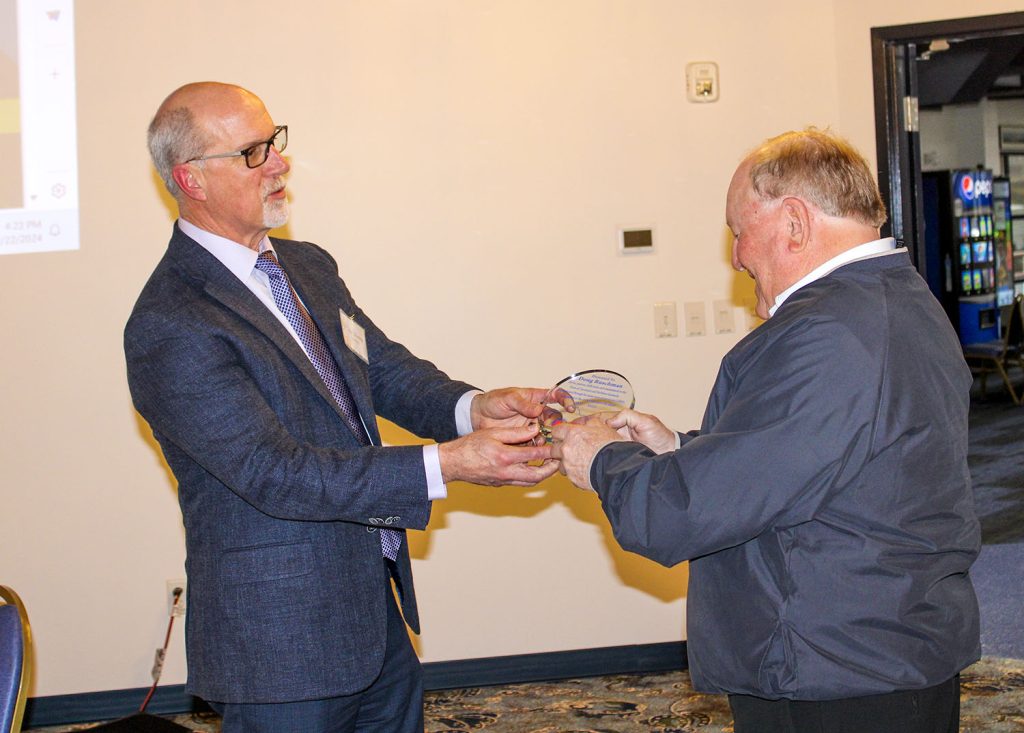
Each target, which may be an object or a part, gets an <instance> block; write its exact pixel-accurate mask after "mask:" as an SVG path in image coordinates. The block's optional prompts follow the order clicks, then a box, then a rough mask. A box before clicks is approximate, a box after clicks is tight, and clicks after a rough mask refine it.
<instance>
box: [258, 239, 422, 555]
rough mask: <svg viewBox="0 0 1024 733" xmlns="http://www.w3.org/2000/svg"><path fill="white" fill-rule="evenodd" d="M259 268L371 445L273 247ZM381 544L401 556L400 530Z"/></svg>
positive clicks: (351, 422)
mask: <svg viewBox="0 0 1024 733" xmlns="http://www.w3.org/2000/svg"><path fill="white" fill-rule="evenodd" d="M256 269H257V270H259V271H261V272H263V273H265V274H266V275H267V277H268V278H269V279H270V292H271V293H273V295H274V302H275V303H277V307H278V308H279V309H280V311H281V312H282V313H284V316H285V318H287V319H288V322H289V323H290V324H292V328H294V329H295V333H296V334H297V335H298V337H299V341H301V342H302V346H303V348H304V349H305V350H306V355H307V356H308V357H309V361H310V362H311V363H312V364H313V368H314V369H316V372H317V374H319V375H320V378H321V379H322V380H324V384H325V385H326V386H327V391H328V392H330V393H331V396H332V397H334V401H335V402H337V403H338V407H339V408H340V409H341V414H342V415H344V417H345V423H346V424H347V425H348V427H349V428H350V429H351V430H352V432H353V433H354V434H355V436H356V439H357V440H359V442H360V443H361V444H362V445H370V439H369V437H367V435H366V428H365V427H363V423H362V421H361V420H360V419H359V411H358V410H357V409H356V403H355V400H353V399H352V393H351V392H350V391H349V388H348V385H347V384H346V383H345V378H344V377H343V376H342V375H341V370H340V369H338V364H337V363H336V362H335V361H334V357H332V356H331V352H330V350H329V349H328V348H327V343H326V342H325V341H324V337H323V334H321V333H320V329H318V328H317V327H316V324H315V323H313V319H312V318H311V317H310V315H309V311H307V310H306V309H305V307H303V305H302V303H301V302H299V299H298V297H297V296H296V295H295V291H294V290H293V289H292V286H291V283H290V282H288V276H287V275H286V274H285V272H284V270H283V269H281V265H279V264H278V263H277V258H276V257H275V256H274V253H273V252H272V251H270V250H267V251H266V252H261V253H260V256H259V257H257V258H256ZM380 546H381V550H382V551H383V552H384V557H386V558H388V559H389V560H395V559H396V558H397V557H398V548H399V547H401V546H402V534H401V532H399V531H396V530H393V529H385V528H381V530H380Z"/></svg>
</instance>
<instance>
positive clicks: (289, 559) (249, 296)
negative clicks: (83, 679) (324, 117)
mask: <svg viewBox="0 0 1024 733" xmlns="http://www.w3.org/2000/svg"><path fill="white" fill-rule="evenodd" d="M287 136H288V130H287V127H285V126H278V125H275V123H274V121H273V120H272V119H271V117H270V115H269V114H268V112H267V110H266V108H265V107H264V105H263V103H262V102H261V101H260V100H259V98H258V97H256V96H255V95H253V94H252V93H250V92H248V91H246V90H244V89H241V88H239V87H235V86H231V85H226V84H219V83H212V82H204V83H197V84H189V85H186V86H184V87H182V88H180V89H178V90H176V91H175V92H173V93H172V94H171V95H170V96H169V97H168V98H167V99H166V100H165V101H164V103H163V104H162V105H161V106H160V108H159V110H158V111H157V113H156V116H155V117H154V119H153V122H152V124H151V125H150V129H149V146H150V152H151V154H152V157H153V161H154V164H155V165H156V168H157V170H158V171H159V173H160V175H161V177H162V178H163V180H164V182H165V184H166V186H167V188H168V190H169V191H170V192H171V194H172V195H173V196H174V198H175V199H176V201H177V203H178V207H179V219H178V221H177V222H176V224H175V227H174V231H173V234H172V236H171V240H170V243H169V245H168V248H167V252H166V254H165V255H164V257H163V259H162V260H161V261H160V263H159V264H158V265H157V267H156V269H155V271H154V272H153V274H152V276H151V277H150V279H149V281H148V282H147V284H146V286H145V288H144V289H143V291H142V294H141V295H140V296H139V299H138V302H137V303H136V305H135V308H134V310H133V312H132V315H131V317H130V319H129V321H128V324H127V326H126V329H125V354H126V358H127V366H128V383H129V387H130V389H131V394H132V398H133V400H134V403H135V406H136V408H137V409H138V411H139V413H140V414H141V415H142V416H143V417H144V418H145V419H146V420H147V421H148V422H149V424H150V426H151V427H152V429H153V432H154V435H155V436H156V438H157V440H158V441H159V443H160V446H161V449H162V450H163V453H164V456H165V457H166V459H167V463H168V464H169V465H170V467H171V469H172V470H173V472H174V475H175V477H176V478H177V480H178V495H179V501H180V504H181V509H182V515H183V519H184V524H185V539H186V548H187V560H186V568H187V573H188V578H189V584H188V591H189V595H188V609H189V613H188V621H187V651H188V670H189V676H188V685H187V689H188V691H189V692H190V693H192V694H194V695H197V696H200V697H202V698H204V699H206V700H208V701H210V702H211V704H213V706H214V707H215V708H216V709H217V710H219V711H220V712H221V713H222V715H223V717H224V728H223V730H224V731H225V733H240V732H242V731H244V732H245V733H260V732H262V731H268V732H269V731H274V733H288V732H289V731H294V732H295V733H315V732H318V731H332V732H333V731H338V732H340V731H389V732H391V731H395V732H409V733H411V732H412V731H416V732H417V733H420V732H421V731H422V730H423V712H422V681H421V672H420V666H419V661H418V660H417V659H416V656H415V654H414V652H413V650H412V647H411V645H410V643H409V639H408V635H407V633H406V629H405V624H408V625H409V627H411V628H412V629H413V630H414V631H416V632H417V633H418V632H419V619H418V615H417V610H416V599H415V593H414V589H413V582H412V574H411V568H410V562H409V552H408V549H407V543H406V542H405V537H404V530H405V529H407V528H415V529H422V528H424V527H425V526H426V524H427V521H428V519H429V516H430V507H431V501H432V500H434V499H438V498H443V497H444V496H445V495H446V492H445V484H446V483H447V482H449V481H469V482H473V483H478V484H486V485H520V486H522V485H532V484H535V483H536V482H538V481H540V480H543V479H544V478H546V477H547V476H549V475H550V474H551V473H552V472H553V471H555V470H556V465H557V464H555V463H554V462H553V461H550V460H549V459H550V449H549V448H548V447H547V446H545V445H543V444H541V445H533V442H534V438H535V437H536V436H537V428H536V426H535V424H534V422H535V421H534V420H533V418H535V417H536V416H537V414H538V413H539V411H540V407H541V406H540V402H541V397H542V395H543V394H544V391H543V390H539V389H538V390H530V389H505V390H497V391H492V392H480V391H478V390H475V389H474V388H473V387H471V386H470V385H468V384H465V383H463V382H457V381H454V380H452V379H450V378H449V377H448V376H447V375H445V374H444V373H443V372H441V371H440V370H439V369H437V368H436V367H435V366H434V365H433V364H431V363H429V362H427V361H424V360H422V359H418V358H417V357H415V356H413V355H412V354H411V353H410V352H409V351H408V350H406V349H405V347H403V346H402V345H401V344H398V343H395V342H394V341H391V340H390V339H388V338H387V336H385V335H384V333H382V332H381V330H380V329H379V328H377V327H376V326H375V325H374V323H373V321H371V320H370V319H369V318H368V317H367V316H366V315H365V314H364V313H363V312H362V310H360V308H359V306H358V305H356V303H355V301H354V300H353V299H352V296H351V294H350V293H349V291H348V289H347V287H346V286H345V283H344V282H343V281H342V280H341V278H340V277H339V275H338V268H337V265H336V263H335V261H334V260H333V259H332V258H331V256H330V255H329V254H328V253H327V252H326V251H324V250H323V249H321V248H320V247H318V246H316V245H314V244H310V243H307V242H295V241H288V240H282V239H271V238H270V237H268V232H269V231H270V230H271V229H272V228H275V227H279V226H282V225H283V224H285V222H286V221H287V219H288V213H289V208H288V201H287V198H286V194H285V174H286V173H288V170H289V166H288V162H287V161H286V160H285V159H284V158H283V157H281V152H282V151H283V150H284V148H285V146H286V145H287V139H288V138H287ZM377 415H380V416H382V417H385V418H387V419H389V420H392V421H394V422H396V423H397V424H399V425H401V426H403V427H405V428H407V429H409V430H411V431H412V432H414V433H416V434H418V435H422V436H427V437H431V438H433V439H435V440H437V441H441V442H440V443H439V444H434V445H430V446H426V447H421V446H396V447H383V446H382V445H381V440H380V435H379V433H378V431H377V424H376V416H377ZM460 436H461V437H460ZM538 442H541V443H542V441H538ZM531 462H532V463H531ZM538 462H540V463H538ZM392 583H394V588H395V589H396V590H397V592H398V595H399V598H400V602H401V607H402V614H400V613H399V610H398V607H397V604H396V602H395V598H394V593H393V590H392ZM403 615H404V623H403Z"/></svg>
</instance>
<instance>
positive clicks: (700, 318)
mask: <svg viewBox="0 0 1024 733" xmlns="http://www.w3.org/2000/svg"><path fill="white" fill-rule="evenodd" d="M683 318H684V319H685V322H686V335H687V336H703V335H704V334H705V333H707V325H706V322H705V316H704V301H702V300H701V301H695V302H692V303H683Z"/></svg>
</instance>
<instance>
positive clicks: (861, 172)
mask: <svg viewBox="0 0 1024 733" xmlns="http://www.w3.org/2000/svg"><path fill="white" fill-rule="evenodd" d="M748 160H750V161H751V168H750V181H751V185H752V187H753V189H754V191H755V192H756V193H757V194H758V195H759V196H761V197H762V198H768V199H774V198H780V197H782V196H786V195H796V196H802V197H803V198H805V199H806V200H808V201H810V202H811V203H813V204H814V205H815V206H817V207H818V208H819V209H821V210H822V211H823V212H825V213H826V214H828V215H829V216H836V217H843V218H846V217H849V218H853V219H856V220H858V221H861V222H863V223H864V224H868V225H870V226H873V227H876V228H877V227H880V226H882V224H884V223H885V219H886V215H885V204H884V203H882V197H881V194H880V193H879V191H878V184H877V183H875V178H874V176H873V175H872V174H871V169H870V168H869V167H868V163H867V161H866V160H864V156H862V155H861V154H860V153H858V152H857V150H856V149H854V147H853V146H852V145H850V143H848V142H847V141H846V140H844V139H842V138H841V137H839V136H837V135H834V134H832V133H830V132H828V131H824V132H823V131H821V130H816V129H815V128H813V127H809V128H807V129H806V130H801V131H799V132H796V131H793V132H786V133H783V134H782V135H778V136H777V137H773V138H771V139H769V140H766V141H765V142H764V143H762V144H761V146H760V147H758V148H757V149H756V150H755V151H754V152H753V153H751V155H750V156H749V157H748Z"/></svg>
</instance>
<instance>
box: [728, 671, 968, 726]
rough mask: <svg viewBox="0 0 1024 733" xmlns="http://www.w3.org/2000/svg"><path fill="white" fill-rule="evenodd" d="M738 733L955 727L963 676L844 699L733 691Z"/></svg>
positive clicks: (733, 711)
mask: <svg viewBox="0 0 1024 733" xmlns="http://www.w3.org/2000/svg"><path fill="white" fill-rule="evenodd" d="M729 706H730V707H731V708H732V714H733V719H734V720H735V731H736V733H957V731H959V730H960V676H959V675H957V676H956V677H954V678H953V679H951V680H948V681H946V682H943V683H942V684H939V685H935V686H934V687H928V688H925V689H923V690H906V691H899V692H890V693H887V694H884V695H869V696H867V697H848V698H844V699H841V700H822V701H814V700H763V699H761V698H759V697H751V696H749V695H729Z"/></svg>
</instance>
